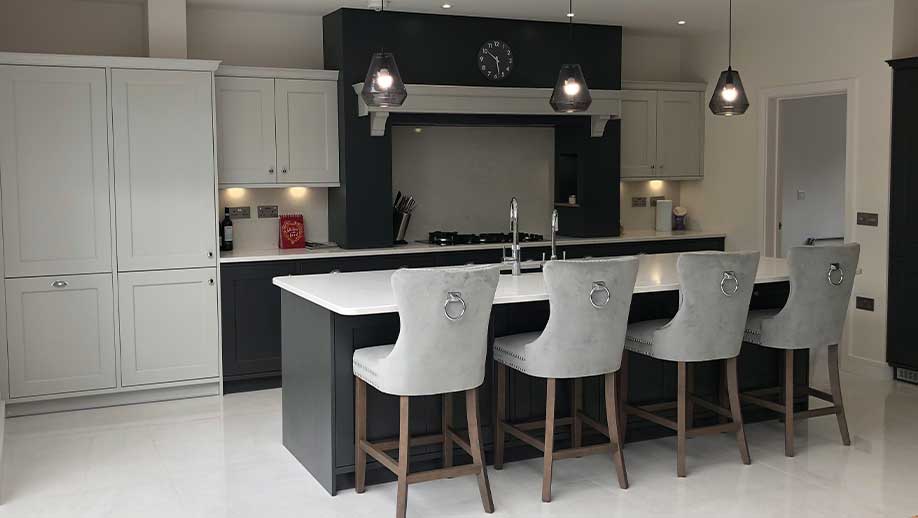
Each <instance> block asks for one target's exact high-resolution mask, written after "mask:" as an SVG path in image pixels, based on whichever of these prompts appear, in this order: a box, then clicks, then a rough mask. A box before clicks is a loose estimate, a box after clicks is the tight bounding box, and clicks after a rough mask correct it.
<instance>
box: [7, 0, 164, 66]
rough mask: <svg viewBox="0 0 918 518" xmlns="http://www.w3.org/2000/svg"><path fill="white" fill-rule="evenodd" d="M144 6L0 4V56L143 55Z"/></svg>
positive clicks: (52, 1)
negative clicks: (14, 54) (32, 54)
mask: <svg viewBox="0 0 918 518" xmlns="http://www.w3.org/2000/svg"><path fill="white" fill-rule="evenodd" d="M146 38H147V35H146V6H145V5H144V4H143V3H142V2H111V1H99V0H0V51H8V52H41V53H48V54H90V55H93V54H94V55H108V56H146V55H147V39H146Z"/></svg>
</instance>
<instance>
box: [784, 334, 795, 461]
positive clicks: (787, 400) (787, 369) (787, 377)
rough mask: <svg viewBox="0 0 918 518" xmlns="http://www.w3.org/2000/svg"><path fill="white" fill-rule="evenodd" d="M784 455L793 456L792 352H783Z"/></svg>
mask: <svg viewBox="0 0 918 518" xmlns="http://www.w3.org/2000/svg"><path fill="white" fill-rule="evenodd" d="M784 455H785V456H787V457H793V456H794V351H792V350H786V351H784Z"/></svg>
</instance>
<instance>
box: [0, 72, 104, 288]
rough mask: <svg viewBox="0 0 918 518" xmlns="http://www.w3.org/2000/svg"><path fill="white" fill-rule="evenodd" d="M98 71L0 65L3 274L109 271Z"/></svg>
mask: <svg viewBox="0 0 918 518" xmlns="http://www.w3.org/2000/svg"><path fill="white" fill-rule="evenodd" d="M106 107H107V101H106V85H105V71H104V70H102V69H93V68H63V67H26V66H0V186H2V194H3V211H2V212H3V234H4V245H5V246H4V260H5V274H6V276H7V277H23V276H36V275H52V274H64V273H66V274H78V273H99V272H110V271H111V268H112V253H111V246H112V245H111V210H110V202H109V198H110V193H109V187H110V185H111V182H110V181H109V161H108V125H107V123H106V120H107V108H106Z"/></svg>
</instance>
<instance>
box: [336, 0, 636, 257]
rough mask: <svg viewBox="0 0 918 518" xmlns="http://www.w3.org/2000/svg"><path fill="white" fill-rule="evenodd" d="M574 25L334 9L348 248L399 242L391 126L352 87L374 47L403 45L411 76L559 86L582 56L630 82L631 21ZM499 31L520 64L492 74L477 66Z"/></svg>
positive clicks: (593, 76)
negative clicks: (361, 110)
mask: <svg viewBox="0 0 918 518" xmlns="http://www.w3.org/2000/svg"><path fill="white" fill-rule="evenodd" d="M520 4H521V8H524V7H525V2H520ZM573 34H574V38H573V43H571V41H570V27H569V26H568V24H567V23H564V22H560V23H553V22H534V21H524V20H509V19H496V18H477V17H468V16H445V15H432V14H415V13H402V12H395V11H386V12H383V13H378V12H374V11H371V10H364V9H340V10H338V11H335V12H333V13H331V14H328V15H326V16H325V17H324V18H323V40H324V60H325V68H326V69H329V70H338V71H339V83H338V88H339V90H338V105H339V107H338V115H339V121H338V122H339V125H338V127H339V129H338V132H339V142H340V154H341V156H340V172H341V187H340V188H335V189H330V190H329V232H330V237H331V239H332V240H333V241H336V242H337V243H338V244H339V245H340V246H342V247H344V248H372V247H382V246H390V245H391V244H392V223H391V221H392V218H391V203H392V199H391V198H392V139H391V136H390V132H389V131H387V132H386V135H385V136H382V137H371V136H370V128H369V118H368V117H358V116H357V95H356V93H355V92H354V90H353V88H352V85H353V84H354V83H360V82H363V80H364V77H365V76H366V72H367V67H368V66H369V64H370V57H371V55H372V54H373V53H374V52H378V51H379V50H380V49H385V50H386V51H388V52H393V53H395V58H396V60H397V62H398V67H399V71H400V72H401V74H402V79H404V81H405V82H406V83H408V84H434V85H438V84H439V85H464V86H505V87H529V88H533V87H541V88H552V87H554V83H555V81H556V80H557V77H558V70H559V67H560V66H561V64H563V63H566V62H576V63H579V64H580V65H581V67H582V68H583V72H584V75H585V76H586V80H587V84H588V85H589V87H590V88H591V89H601V90H618V89H620V88H621V41H622V32H621V27H617V26H600V25H584V24H575V25H574V31H573ZM492 39H498V40H502V41H505V42H507V43H508V44H509V45H510V47H511V48H512V49H513V55H514V68H513V71H512V73H511V74H510V76H509V77H508V78H506V79H504V80H503V81H489V80H487V79H486V78H485V77H484V76H482V75H481V73H480V72H479V71H478V68H477V64H476V59H477V55H478V50H479V48H480V47H481V45H482V44H483V43H485V42H486V41H489V40H492ZM409 95H410V94H409ZM545 102H546V103H547V102H548V100H547V99H546V101H545ZM391 123H392V121H390V124H391ZM616 171H617V168H616ZM616 176H617V175H616ZM616 224H617V223H616Z"/></svg>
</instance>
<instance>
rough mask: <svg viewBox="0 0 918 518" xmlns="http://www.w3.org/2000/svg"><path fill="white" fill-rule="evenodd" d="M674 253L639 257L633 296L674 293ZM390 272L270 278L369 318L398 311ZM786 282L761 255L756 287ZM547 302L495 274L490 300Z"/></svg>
mask: <svg viewBox="0 0 918 518" xmlns="http://www.w3.org/2000/svg"><path fill="white" fill-rule="evenodd" d="M677 257H679V254H651V255H642V256H640V259H641V266H640V269H639V270H638V277H637V283H636V284H635V288H634V292H635V293H651V292H658V291H674V290H677V289H679V276H678V274H677V273H676V258H677ZM393 271H394V270H382V271H374V272H355V273H327V274H318V275H296V276H293V275H291V276H287V277H275V278H274V284H275V285H276V286H279V287H280V288H282V289H284V290H287V291H289V292H290V293H293V294H295V295H298V296H300V297H302V298H304V299H306V300H308V301H310V302H313V303H315V304H318V305H320V306H322V307H324V308H326V309H328V310H329V311H333V312H335V313H338V314H340V315H373V314H379V313H394V312H396V311H398V307H397V306H396V305H395V297H394V296H393V294H392V286H391V284H390V277H391V276H392V273H393ZM787 280H788V272H787V263H786V261H785V260H784V259H776V258H772V257H762V258H761V259H760V260H759V270H758V272H757V273H756V279H755V282H756V284H764V283H769V282H781V281H787ZM539 300H548V292H547V290H546V288H545V282H544V280H543V277H542V273H541V272H537V273H525V274H523V275H520V276H519V277H514V276H512V275H509V274H505V275H501V276H500V284H498V286H497V293H496V294H495V296H494V303H495V304H513V303H517V302H533V301H539Z"/></svg>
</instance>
